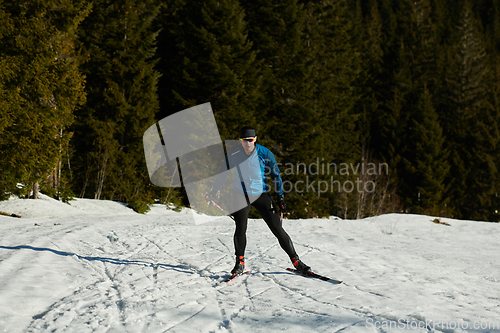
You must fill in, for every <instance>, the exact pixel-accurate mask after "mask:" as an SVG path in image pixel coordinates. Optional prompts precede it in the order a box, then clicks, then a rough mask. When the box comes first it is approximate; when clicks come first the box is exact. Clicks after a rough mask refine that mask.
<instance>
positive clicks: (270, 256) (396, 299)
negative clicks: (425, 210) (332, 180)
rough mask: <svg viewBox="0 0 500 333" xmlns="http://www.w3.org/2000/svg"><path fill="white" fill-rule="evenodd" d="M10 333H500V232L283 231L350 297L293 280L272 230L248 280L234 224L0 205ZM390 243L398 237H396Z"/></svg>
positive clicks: (395, 224) (253, 227) (86, 208)
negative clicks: (235, 274) (237, 271)
mask: <svg viewBox="0 0 500 333" xmlns="http://www.w3.org/2000/svg"><path fill="white" fill-rule="evenodd" d="M0 211H2V212H6V213H9V214H12V213H15V214H19V215H21V216H23V218H21V219H17V218H12V217H6V216H1V215H0V332H143V331H147V332H277V331H287V332H338V331H342V332H374V331H381V332H398V331H407V330H409V331H412V332H424V331H425V332H427V331H445V332H454V331H457V332H460V331H463V330H462V328H468V330H467V331H474V332H500V305H499V304H500V274H499V273H500V270H499V259H500V253H499V245H498V244H499V241H498V240H499V236H500V224H495V223H480V222H471V221H457V220H449V219H443V221H446V222H448V223H449V224H451V225H450V226H445V225H438V224H434V223H432V220H433V218H431V217H427V216H417V215H399V214H391V215H385V216H380V217H375V218H368V219H364V220H357V221H352V220H334V219H310V220H287V221H285V222H284V223H285V229H286V230H287V231H288V233H289V234H290V236H291V237H292V239H293V240H294V243H295V247H296V249H297V251H298V252H299V255H301V258H302V259H303V260H304V261H305V262H306V263H307V264H309V265H311V266H312V267H313V269H314V270H315V271H317V272H318V273H320V274H324V275H327V276H332V277H335V278H339V279H342V280H344V282H345V283H344V284H342V285H338V286H335V285H332V284H329V283H326V282H323V281H319V280H313V279H307V278H303V277H300V276H297V275H294V274H293V273H289V272H287V271H286V270H285V268H286V267H289V266H290V264H289V263H288V258H287V256H286V254H285V253H284V252H283V251H282V250H281V248H280V247H279V245H278V244H277V241H276V239H275V238H274V237H273V236H272V234H271V232H270V231H269V230H268V229H267V226H266V225H265V223H264V222H263V221H262V220H251V221H250V222H249V228H248V233H247V236H248V246H247V253H246V258H247V267H248V268H249V269H250V271H251V274H248V275H244V276H242V277H240V278H239V279H238V280H236V281H234V282H232V283H230V284H228V285H225V286H223V287H214V285H215V284H216V283H217V281H219V280H221V279H222V277H224V276H225V275H226V274H227V271H228V270H230V269H231V268H232V266H233V264H234V258H233V244H232V242H233V240H232V234H233V222H232V220H230V219H229V218H227V217H226V218H221V219H219V220H217V221H215V222H210V223H205V224H201V225H195V223H194V222H193V217H192V216H191V214H190V211H189V210H185V211H183V212H181V213H176V212H173V211H171V210H167V209H166V208H165V207H164V206H161V205H157V206H155V207H153V209H152V210H151V211H150V212H149V213H148V214H146V215H140V214H136V213H135V212H133V211H132V210H130V209H128V208H127V207H125V206H124V205H121V204H119V203H116V202H110V201H95V200H86V199H78V200H76V201H72V202H71V206H70V205H67V204H64V203H60V202H58V201H55V200H52V199H50V198H48V197H44V199H43V200H10V201H7V202H0ZM391 232H392V234H391Z"/></svg>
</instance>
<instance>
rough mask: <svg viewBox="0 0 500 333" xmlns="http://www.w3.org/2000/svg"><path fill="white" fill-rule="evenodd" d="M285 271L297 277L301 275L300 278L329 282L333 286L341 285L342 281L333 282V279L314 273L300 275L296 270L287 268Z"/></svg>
mask: <svg viewBox="0 0 500 333" xmlns="http://www.w3.org/2000/svg"><path fill="white" fill-rule="evenodd" d="M286 270H287V271H290V272H293V273H295V274H297V275H301V276H304V277H310V278H314V279H320V280H323V281H326V282H330V283H333V284H341V283H342V281H340V280H335V279H332V278H329V277H326V276H323V275H319V274H316V273H313V272H309V273H308V274H302V273H299V272H298V271H297V270H296V269H293V268H287V269H286Z"/></svg>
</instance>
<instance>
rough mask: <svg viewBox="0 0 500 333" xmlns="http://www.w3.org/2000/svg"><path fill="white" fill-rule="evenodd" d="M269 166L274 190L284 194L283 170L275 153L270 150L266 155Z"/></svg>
mask: <svg viewBox="0 0 500 333" xmlns="http://www.w3.org/2000/svg"><path fill="white" fill-rule="evenodd" d="M266 162H267V167H268V168H269V174H270V176H271V179H272V181H273V184H274V191H275V192H276V194H278V195H283V181H282V179H281V172H280V169H279V167H278V163H277V162H276V158H275V157H274V154H273V153H271V151H270V150H268V152H267V156H266Z"/></svg>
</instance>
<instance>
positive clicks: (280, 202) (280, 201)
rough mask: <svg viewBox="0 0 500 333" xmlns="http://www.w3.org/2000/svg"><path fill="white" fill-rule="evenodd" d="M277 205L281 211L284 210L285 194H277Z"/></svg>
mask: <svg viewBox="0 0 500 333" xmlns="http://www.w3.org/2000/svg"><path fill="white" fill-rule="evenodd" d="M278 207H279V208H280V211H281V212H282V213H284V212H285V211H286V202H285V196H284V195H283V194H282V195H279V196H278Z"/></svg>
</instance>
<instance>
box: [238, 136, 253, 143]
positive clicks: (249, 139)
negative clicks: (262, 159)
mask: <svg viewBox="0 0 500 333" xmlns="http://www.w3.org/2000/svg"><path fill="white" fill-rule="evenodd" d="M240 141H245V142H255V141H257V137H253V138H240Z"/></svg>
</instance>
